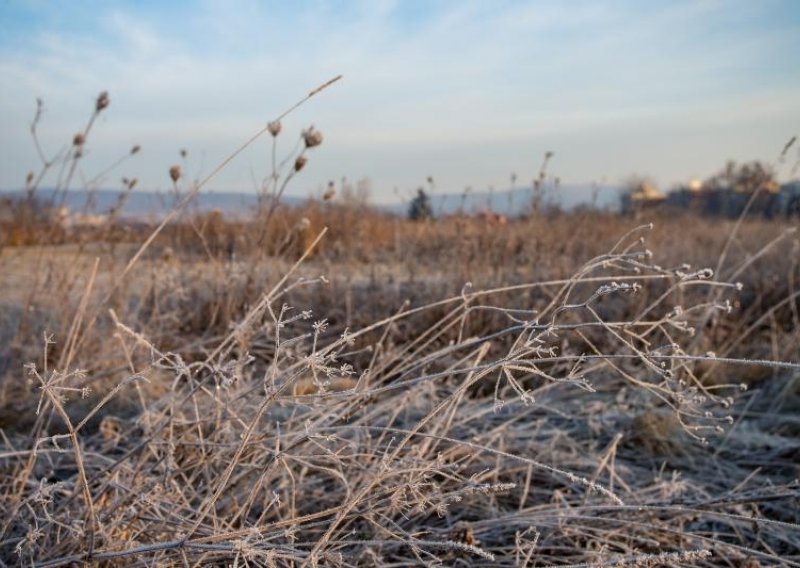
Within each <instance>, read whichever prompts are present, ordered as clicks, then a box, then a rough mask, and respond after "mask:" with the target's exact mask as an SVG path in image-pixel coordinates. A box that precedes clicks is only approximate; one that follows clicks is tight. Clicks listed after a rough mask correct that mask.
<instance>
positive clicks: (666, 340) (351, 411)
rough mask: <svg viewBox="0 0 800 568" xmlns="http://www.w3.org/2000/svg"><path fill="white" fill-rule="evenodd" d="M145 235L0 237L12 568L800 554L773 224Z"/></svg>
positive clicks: (786, 253) (317, 228)
mask: <svg viewBox="0 0 800 568" xmlns="http://www.w3.org/2000/svg"><path fill="white" fill-rule="evenodd" d="M262 221H263V219H262ZM650 222H652V223H653V226H652V228H651V227H649V226H647V225H646V224H647V223H650ZM326 228H327V229H326ZM139 230H140V231H141V234H139V233H137V232H136V231H134V232H130V231H129V232H127V233H126V232H125V231H124V230H122V227H111V228H106V229H103V230H102V231H99V232H98V231H97V230H95V231H94V232H92V231H86V232H84V233H81V234H79V235H77V236H76V235H72V236H70V237H65V238H61V239H60V240H58V239H49V240H48V239H45V238H42V239H40V241H41V243H40V244H32V245H28V246H4V247H3V249H2V251H1V254H0V299H2V302H1V303H0V337H2V341H1V342H0V358H1V359H0V372H1V373H2V376H1V377H0V380H1V381H2V383H0V385H1V386H2V388H1V389H0V407H1V408H2V412H1V413H0V428H1V429H2V436H3V437H2V448H0V492H2V499H3V502H4V508H5V510H6V511H7V512H8V514H7V515H5V516H4V518H3V519H2V520H0V559H2V560H3V562H4V563H5V564H8V565H13V564H17V563H20V562H21V563H23V564H26V565H27V564H32V565H37V566H57V565H70V564H73V563H80V562H82V561H86V560H94V561H97V562H99V563H101V564H102V563H106V564H107V565H131V566H139V565H142V566H144V565H147V566H150V565H190V566H191V565H209V564H211V565H236V566H247V565H250V566H271V565H278V566H304V565H325V566H328V565H341V566H372V565H384V566H416V565H434V564H437V563H438V564H440V565H445V566H450V565H453V566H459V565H460V566H473V565H474V566H483V565H486V566H548V565H559V566H561V565H576V564H578V565H585V564H589V565H665V566H666V565H692V566H749V567H752V566H766V565H775V564H780V563H782V564H783V565H789V566H791V565H798V564H800V530H798V529H799V528H800V527H799V526H798V523H799V522H800V518H798V517H799V516H800V513H799V511H800V486H799V485H798V482H797V479H798V477H799V476H800V468H799V467H798V463H800V441H799V440H800V422H798V418H797V416H798V410H800V368H799V367H798V365H797V362H798V361H800V356H799V355H798V349H797V345H798V344H799V343H800V342H799V341H798V340H800V317H798V306H799V305H800V303H799V302H798V297H799V293H798V290H800V287H799V286H798V284H800V268H798V259H800V254H798V247H799V246H800V244H799V243H798V234H797V233H796V232H794V231H793V228H792V227H791V226H789V225H787V224H783V223H782V222H779V221H764V220H745V221H744V222H742V223H741V225H738V224H737V223H736V222H735V221H723V220H709V219H700V218H698V217H692V216H683V217H681V216H667V215H660V214H658V213H651V214H649V215H648V214H644V215H643V216H642V219H640V220H634V219H632V218H630V217H619V216H614V215H606V214H601V213H581V214H573V215H566V214H558V215H552V216H544V215H534V216H529V217H527V218H523V219H518V220H512V221H509V222H508V223H507V224H494V223H492V222H491V220H487V219H479V218H473V217H454V218H449V219H446V220H440V221H426V222H417V223H415V222H411V221H407V220H404V219H399V218H392V217H387V216H382V215H378V214H374V213H370V212H369V211H368V210H367V209H365V208H363V207H359V206H354V205H351V206H339V205H332V204H328V203H320V202H317V203H313V202H312V203H309V204H308V205H306V206H304V207H303V208H299V209H286V210H284V209H278V210H277V212H275V214H274V216H273V219H272V221H271V222H270V223H268V224H265V223H263V222H260V221H253V222H241V221H237V222H228V221H226V220H225V219H222V218H221V217H219V216H203V217H196V218H190V217H180V218H178V219H176V221H175V223H173V224H171V225H169V226H167V227H166V228H165V229H164V230H163V231H162V232H161V233H160V234H159V235H158V236H157V237H156V238H155V240H154V241H153V242H152V244H150V245H149V246H147V247H146V248H145V249H144V251H143V254H142V255H141V256H140V257H138V258H137V257H136V256H135V255H136V253H137V251H138V250H139V248H140V245H141V243H142V242H143V240H144V238H145V237H146V236H147V234H148V231H147V230H145V229H141V228H140V229H139ZM4 242H8V241H7V240H5V241H4Z"/></svg>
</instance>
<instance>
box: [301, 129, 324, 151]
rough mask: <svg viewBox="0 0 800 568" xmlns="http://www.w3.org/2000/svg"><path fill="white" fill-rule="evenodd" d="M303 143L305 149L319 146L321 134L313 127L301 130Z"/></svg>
mask: <svg viewBox="0 0 800 568" xmlns="http://www.w3.org/2000/svg"><path fill="white" fill-rule="evenodd" d="M303 141H304V142H305V144H306V148H313V147H314V146H319V145H320V144H322V132H320V131H319V130H315V129H314V127H313V126H312V127H310V128H309V129H308V130H303Z"/></svg>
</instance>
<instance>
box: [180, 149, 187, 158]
mask: <svg viewBox="0 0 800 568" xmlns="http://www.w3.org/2000/svg"><path fill="white" fill-rule="evenodd" d="M179 153H180V155H181V158H183V159H184V160H185V159H186V156H187V155H188V154H189V152H187V151H186V148H181V150H180V152H179Z"/></svg>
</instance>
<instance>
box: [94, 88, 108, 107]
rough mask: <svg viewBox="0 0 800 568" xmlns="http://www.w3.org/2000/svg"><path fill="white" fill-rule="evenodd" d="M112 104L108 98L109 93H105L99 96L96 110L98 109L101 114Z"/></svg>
mask: <svg viewBox="0 0 800 568" xmlns="http://www.w3.org/2000/svg"><path fill="white" fill-rule="evenodd" d="M110 103H111V100H110V99H109V98H108V91H103V92H102V93H100V94H99V95H97V101H96V102H95V105H94V108H95V109H97V112H100V111H101V110H103V109H104V108H106V107H107V106H108V105H109V104H110Z"/></svg>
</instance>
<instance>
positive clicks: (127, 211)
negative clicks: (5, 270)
mask: <svg viewBox="0 0 800 568" xmlns="http://www.w3.org/2000/svg"><path fill="white" fill-rule="evenodd" d="M594 192H595V189H594V188H593V187H592V186H590V185H562V186H561V187H560V188H559V189H558V190H557V191H556V190H554V189H553V188H552V187H550V188H548V189H547V190H546V191H545V192H544V194H543V204H544V205H545V206H547V205H558V206H560V207H562V208H563V209H567V210H568V209H572V208H574V207H575V206H577V205H581V204H585V205H592V204H594V205H595V206H596V207H598V208H603V209H606V208H608V209H614V210H616V209H618V207H619V188H618V187H601V188H598V189H597V192H596V193H597V195H596V199H595V201H594V203H592V200H593V194H594ZM37 195H38V196H39V198H40V199H42V200H43V201H44V202H45V203H47V202H49V201H51V200H52V198H53V190H49V189H39V190H37ZM0 196H16V197H24V196H25V192H24V191H0ZM119 196H120V192H119V191H117V190H111V189H100V190H96V191H94V192H88V191H85V190H71V191H69V192H68V193H67V195H66V199H65V201H64V205H65V206H66V207H68V208H69V209H70V210H71V211H74V212H83V211H86V212H87V213H93V214H105V213H108V211H109V210H110V209H111V208H112V207H114V206H115V205H116V203H117V200H118V199H119ZM306 199H308V198H302V197H284V198H282V201H283V203H285V204H287V205H290V206H294V205H299V204H301V203H303V202H304V201H306ZM531 201H532V191H531V189H530V188H527V187H526V188H515V189H511V190H505V191H496V192H494V193H493V194H491V195H490V194H489V192H488V191H484V192H471V193H468V194H467V195H466V196H465V197H463V196H462V195H461V194H455V193H437V192H434V193H433V194H432V195H431V203H432V206H433V211H434V214H435V215H437V216H438V215H451V214H454V213H458V212H462V211H463V212H464V213H474V212H477V211H482V210H488V209H492V210H493V211H496V212H497V213H501V214H503V215H508V216H515V215H520V214H523V213H525V212H527V211H528V210H529V207H530V204H531ZM174 204H175V196H174V194H172V193H153V192H147V191H132V192H131V193H130V194H129V195H128V197H127V199H126V201H125V205H124V207H123V208H122V211H121V213H120V214H121V216H123V217H127V218H136V219H148V218H159V217H161V216H163V215H164V214H166V213H167V212H168V211H169V210H170V209H171V208H172V207H173V206H174ZM256 205H257V199H256V196H255V194H253V193H227V192H213V191H203V192H201V193H200V194H199V195H198V196H197V199H196V200H195V202H194V203H193V204H192V209H193V210H194V211H199V212H209V211H213V210H215V209H216V210H219V211H221V212H222V213H223V214H224V215H226V216H243V215H248V214H249V213H250V212H252V211H253V208H254V207H255V206H256ZM375 208H376V209H379V210H381V211H386V212H390V213H394V214H397V215H405V214H406V212H407V210H408V204H407V203H393V204H388V205H375Z"/></svg>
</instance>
